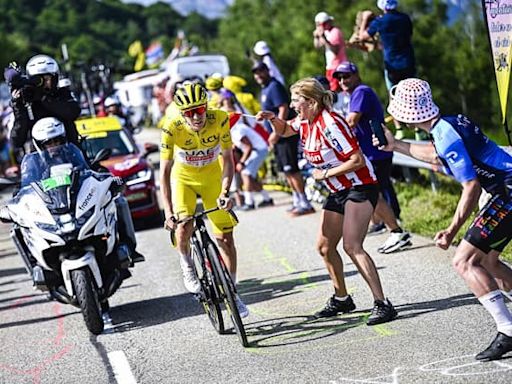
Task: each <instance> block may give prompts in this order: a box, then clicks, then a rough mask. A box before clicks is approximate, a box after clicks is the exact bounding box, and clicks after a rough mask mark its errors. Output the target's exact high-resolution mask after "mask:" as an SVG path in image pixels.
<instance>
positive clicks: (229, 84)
mask: <svg viewBox="0 0 512 384" xmlns="http://www.w3.org/2000/svg"><path fill="white" fill-rule="evenodd" d="M222 85H223V86H224V88H226V89H227V90H229V91H231V92H233V93H234V94H235V96H236V99H237V100H238V102H239V103H240V104H241V105H242V106H243V107H244V108H245V109H246V110H247V112H248V113H250V114H251V115H255V114H256V112H258V111H259V110H260V109H261V106H260V103H259V102H258V100H257V99H256V97H254V95H253V94H252V93H249V92H244V91H243V89H242V88H243V87H245V86H246V85H247V81H246V80H245V79H244V78H242V77H240V76H233V75H231V76H226V77H225V78H224V81H223V82H222Z"/></svg>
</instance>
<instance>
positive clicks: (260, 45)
mask: <svg viewBox="0 0 512 384" xmlns="http://www.w3.org/2000/svg"><path fill="white" fill-rule="evenodd" d="M252 50H253V51H254V53H255V54H257V55H258V56H263V55H268V54H269V53H270V48H269V47H268V45H267V42H266V41H263V40H260V41H258V42H257V43H256V44H254V48H253V49H252Z"/></svg>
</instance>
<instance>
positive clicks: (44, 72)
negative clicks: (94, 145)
mask: <svg viewBox="0 0 512 384" xmlns="http://www.w3.org/2000/svg"><path fill="white" fill-rule="evenodd" d="M4 75H5V79H6V81H7V82H8V83H9V85H10V86H11V95H12V106H13V110H14V116H15V121H14V127H13V128H12V131H11V136H10V140H11V144H12V147H13V150H14V153H15V154H16V157H17V160H18V161H21V157H22V156H23V154H24V151H23V149H24V145H25V143H26V141H27V140H28V139H30V137H29V132H30V131H31V129H32V127H33V125H34V124H35V123H36V121H38V120H40V119H42V118H44V117H55V118H57V119H59V120H60V121H62V122H63V123H64V127H65V130H66V137H67V139H68V141H69V142H71V143H73V144H75V145H77V146H78V147H80V143H79V140H78V132H77V130H76V127H75V123H74V121H75V119H76V118H78V116H79V115H80V105H79V103H78V101H77V100H76V99H75V97H74V96H73V94H72V93H71V92H70V91H69V89H68V88H58V87H57V84H58V81H59V65H58V64H57V62H56V61H55V59H53V58H52V57H50V56H47V55H36V56H34V57H32V58H31V59H30V60H29V61H28V62H27V65H26V74H22V73H21V71H20V69H19V67H17V66H15V65H11V66H10V67H9V68H8V69H7V70H6V71H5V74H4Z"/></svg>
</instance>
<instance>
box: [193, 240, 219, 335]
mask: <svg viewBox="0 0 512 384" xmlns="http://www.w3.org/2000/svg"><path fill="white" fill-rule="evenodd" d="M192 260H193V261H194V267H195V269H196V275H197V277H198V279H199V282H200V283H201V293H200V295H199V300H200V302H201V305H202V306H203V309H204V312H205V313H206V315H207V316H208V318H209V319H210V322H211V323H212V325H213V328H215V330H216V331H217V332H218V333H220V334H222V333H224V332H225V328H224V320H223V318H222V310H221V308H220V303H221V301H222V300H221V298H220V296H221V295H220V292H219V291H218V288H217V285H218V284H217V283H216V281H215V276H214V275H213V273H212V271H211V270H210V269H208V267H207V266H206V264H205V262H206V259H205V257H204V256H203V250H202V249H201V247H200V246H199V244H194V243H192Z"/></svg>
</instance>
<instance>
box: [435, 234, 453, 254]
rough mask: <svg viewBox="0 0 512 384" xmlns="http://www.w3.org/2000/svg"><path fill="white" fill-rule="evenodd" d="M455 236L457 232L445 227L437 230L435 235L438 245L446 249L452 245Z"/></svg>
mask: <svg viewBox="0 0 512 384" xmlns="http://www.w3.org/2000/svg"><path fill="white" fill-rule="evenodd" d="M454 237H455V234H454V233H452V232H451V231H450V230H448V229H444V230H442V231H439V232H437V233H436V235H435V237H434V241H435V243H436V247H439V248H441V249H444V250H446V249H448V247H449V246H450V245H451V243H452V241H453V238H454Z"/></svg>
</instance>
